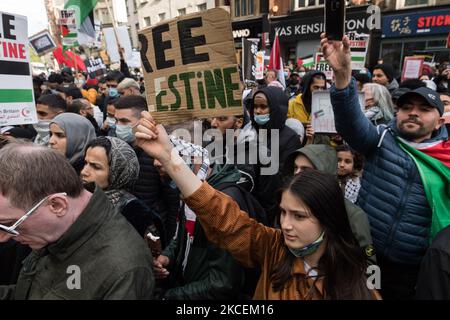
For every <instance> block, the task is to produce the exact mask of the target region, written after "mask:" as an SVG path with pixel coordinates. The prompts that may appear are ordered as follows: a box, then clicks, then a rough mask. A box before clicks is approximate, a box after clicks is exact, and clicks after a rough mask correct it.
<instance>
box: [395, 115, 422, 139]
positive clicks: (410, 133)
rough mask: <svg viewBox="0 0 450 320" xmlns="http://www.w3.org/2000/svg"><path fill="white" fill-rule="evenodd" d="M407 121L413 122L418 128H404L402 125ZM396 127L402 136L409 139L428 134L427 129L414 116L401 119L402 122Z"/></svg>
mask: <svg viewBox="0 0 450 320" xmlns="http://www.w3.org/2000/svg"><path fill="white" fill-rule="evenodd" d="M409 122H413V123H415V124H416V125H418V126H419V128H418V129H416V130H415V131H407V130H404V129H403V126H404V125H405V124H407V123H409ZM397 129H398V132H399V134H400V136H401V137H402V138H404V139H406V140H410V141H411V140H416V139H419V138H422V137H425V136H426V135H427V134H428V132H427V129H426V128H425V127H424V125H423V123H422V122H420V121H419V120H417V119H415V118H410V119H407V120H403V121H402V122H400V125H398V126H397Z"/></svg>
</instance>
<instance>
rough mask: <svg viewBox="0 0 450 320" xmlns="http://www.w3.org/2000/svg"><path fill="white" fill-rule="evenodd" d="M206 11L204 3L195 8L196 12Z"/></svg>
mask: <svg viewBox="0 0 450 320" xmlns="http://www.w3.org/2000/svg"><path fill="white" fill-rule="evenodd" d="M206 9H207V8H206V3H202V4H199V5H198V6H197V11H206Z"/></svg>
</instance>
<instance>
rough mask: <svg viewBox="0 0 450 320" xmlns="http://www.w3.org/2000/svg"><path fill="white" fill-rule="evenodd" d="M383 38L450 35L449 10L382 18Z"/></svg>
mask: <svg viewBox="0 0 450 320" xmlns="http://www.w3.org/2000/svg"><path fill="white" fill-rule="evenodd" d="M382 30H383V35H382V37H383V38H397V37H416V36H421V35H430V34H442V33H450V9H443V10H435V11H428V12H423V13H410V14H395V15H388V16H384V17H383V21H382Z"/></svg>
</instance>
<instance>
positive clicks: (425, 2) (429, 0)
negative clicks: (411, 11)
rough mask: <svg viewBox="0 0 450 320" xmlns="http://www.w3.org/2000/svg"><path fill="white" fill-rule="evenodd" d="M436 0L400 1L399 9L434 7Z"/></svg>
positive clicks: (398, 3)
mask: <svg viewBox="0 0 450 320" xmlns="http://www.w3.org/2000/svg"><path fill="white" fill-rule="evenodd" d="M435 4H436V0H398V1H397V9H403V8H409V7H420V6H434V5H435Z"/></svg>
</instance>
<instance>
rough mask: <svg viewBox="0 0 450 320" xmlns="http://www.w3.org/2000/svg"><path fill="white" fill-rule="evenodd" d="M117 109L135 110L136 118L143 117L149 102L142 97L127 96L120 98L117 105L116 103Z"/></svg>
mask: <svg viewBox="0 0 450 320" xmlns="http://www.w3.org/2000/svg"><path fill="white" fill-rule="evenodd" d="M114 107H115V108H116V109H119V110H121V109H133V112H134V115H135V117H136V118H140V117H141V112H142V111H147V110H148V108H147V100H145V98H144V97H141V96H125V97H120V98H119V99H118V100H117V102H116V103H114Z"/></svg>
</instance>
